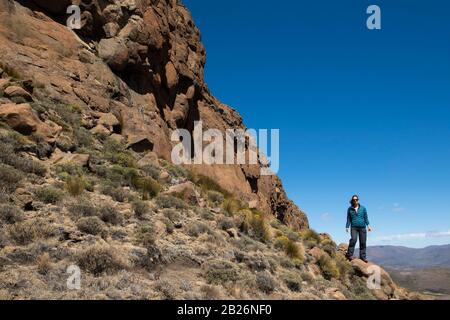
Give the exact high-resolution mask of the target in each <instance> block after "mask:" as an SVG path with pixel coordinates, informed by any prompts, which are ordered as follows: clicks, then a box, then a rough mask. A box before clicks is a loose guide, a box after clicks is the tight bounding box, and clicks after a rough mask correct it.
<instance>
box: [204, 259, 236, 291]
mask: <svg viewBox="0 0 450 320" xmlns="http://www.w3.org/2000/svg"><path fill="white" fill-rule="evenodd" d="M202 269H203V270H204V273H202V274H203V275H204V277H205V279H206V281H207V282H208V283H210V284H218V285H220V284H226V283H228V282H235V281H237V280H238V279H239V268H238V267H237V266H236V265H235V264H234V263H232V262H230V261H227V260H221V259H215V260H209V261H206V262H205V263H204V264H203V266H202Z"/></svg>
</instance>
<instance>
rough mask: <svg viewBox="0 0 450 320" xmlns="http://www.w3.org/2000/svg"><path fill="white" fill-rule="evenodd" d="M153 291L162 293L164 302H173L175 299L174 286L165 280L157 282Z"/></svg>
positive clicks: (175, 291)
mask: <svg viewBox="0 0 450 320" xmlns="http://www.w3.org/2000/svg"><path fill="white" fill-rule="evenodd" d="M155 289H156V290H157V291H159V292H160V293H162V295H163V297H164V299H166V300H174V299H175V298H176V293H177V290H176V288H175V286H173V285H172V284H171V283H170V282H169V281H167V280H158V281H157V282H156V284H155Z"/></svg>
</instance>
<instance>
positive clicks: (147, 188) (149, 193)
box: [134, 177, 161, 199]
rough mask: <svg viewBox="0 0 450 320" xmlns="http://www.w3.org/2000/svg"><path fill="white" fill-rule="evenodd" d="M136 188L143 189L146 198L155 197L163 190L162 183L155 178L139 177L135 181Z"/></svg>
mask: <svg viewBox="0 0 450 320" xmlns="http://www.w3.org/2000/svg"><path fill="white" fill-rule="evenodd" d="M134 185H135V187H136V189H138V190H140V191H142V196H143V198H144V199H148V198H153V197H156V196H157V195H158V193H159V192H160V191H161V185H160V184H159V183H158V182H157V181H156V180H155V179H153V178H151V177H146V178H137V179H136V180H135V182H134Z"/></svg>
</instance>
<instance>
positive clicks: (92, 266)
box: [77, 245, 126, 276]
mask: <svg viewBox="0 0 450 320" xmlns="http://www.w3.org/2000/svg"><path fill="white" fill-rule="evenodd" d="M77 263H78V265H79V266H80V267H81V268H82V269H83V270H85V271H87V272H90V273H92V274H93V275H95V276H100V275H102V274H105V273H107V274H112V273H115V272H117V271H119V270H122V269H125V268H126V264H125V263H124V262H123V261H121V259H120V258H119V256H118V254H117V253H116V252H115V251H114V250H113V249H111V248H110V247H106V246H105V247H104V246H99V245H94V246H92V247H90V248H88V249H86V250H84V251H82V252H80V253H79V254H78V256H77Z"/></svg>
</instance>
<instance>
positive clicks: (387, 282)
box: [351, 259, 398, 300]
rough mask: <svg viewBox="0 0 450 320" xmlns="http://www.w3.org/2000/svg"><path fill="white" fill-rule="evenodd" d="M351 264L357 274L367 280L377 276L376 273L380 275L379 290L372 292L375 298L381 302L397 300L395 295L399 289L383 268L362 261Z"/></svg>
mask: <svg viewBox="0 0 450 320" xmlns="http://www.w3.org/2000/svg"><path fill="white" fill-rule="evenodd" d="M351 264H352V266H353V270H354V271H355V273H356V274H357V275H359V276H361V277H363V278H364V279H366V280H367V279H368V278H369V277H370V276H372V275H375V273H376V272H379V273H380V280H381V282H380V283H379V288H373V289H371V292H372V294H373V295H374V296H375V297H377V298H378V299H381V300H387V299H394V298H396V296H395V294H394V293H395V292H396V290H397V289H398V287H397V285H396V284H395V283H394V281H393V280H392V278H391V276H390V275H389V273H387V272H386V271H385V270H384V269H383V268H381V267H380V266H378V265H376V264H374V263H371V262H368V263H366V262H364V261H362V260H361V259H354V260H352V262H351ZM375 278H376V277H375ZM397 292H398V291H397Z"/></svg>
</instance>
